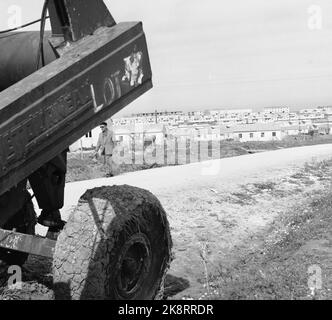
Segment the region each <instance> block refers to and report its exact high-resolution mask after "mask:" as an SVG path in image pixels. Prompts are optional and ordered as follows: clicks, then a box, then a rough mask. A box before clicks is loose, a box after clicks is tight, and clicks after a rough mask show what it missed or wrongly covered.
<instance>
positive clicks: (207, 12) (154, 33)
mask: <svg viewBox="0 0 332 320" xmlns="http://www.w3.org/2000/svg"><path fill="white" fill-rule="evenodd" d="M105 3H106V4H107V6H108V8H109V9H110V12H111V13H112V15H113V17H114V18H115V20H116V21H117V22H120V21H142V22H143V27H144V30H145V33H146V37H147V41H148V47H149V54H150V60H151V65H152V71H153V83H154V88H153V89H152V90H150V91H149V92H148V93H146V94H144V95H143V96H142V97H140V98H139V99H138V100H136V101H135V102H133V103H132V104H131V105H129V106H128V107H126V108H125V109H124V110H123V111H121V112H120V113H119V114H120V115H125V114H131V113H136V112H152V111H155V110H159V111H164V110H172V111H173V110H183V111H189V110H205V109H218V108H224V109H225V108H226V109H231V108H253V109H255V110H256V109H261V108H263V107H271V106H284V105H287V106H290V107H291V108H293V109H297V108H302V107H314V106H318V105H332V90H331V89H332V1H330V0H291V1H290V0H269V1H266V0H232V1H230V0H106V1H105ZM42 4H43V0H30V1H26V0H1V2H0V29H6V28H7V27H8V21H9V22H10V23H11V24H13V23H14V22H13V21H12V19H11V10H13V7H12V6H13V5H17V6H19V7H20V8H21V12H22V18H21V20H22V23H25V22H29V21H31V20H34V19H37V18H39V16H40V13H41V8H42ZM30 29H38V25H35V26H33V27H32V28H30Z"/></svg>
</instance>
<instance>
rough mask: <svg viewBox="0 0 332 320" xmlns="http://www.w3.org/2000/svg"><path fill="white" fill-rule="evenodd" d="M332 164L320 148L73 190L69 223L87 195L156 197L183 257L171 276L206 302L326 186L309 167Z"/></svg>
mask: <svg viewBox="0 0 332 320" xmlns="http://www.w3.org/2000/svg"><path fill="white" fill-rule="evenodd" d="M331 158H332V145H316V146H310V147H300V148H293V149H283V150H277V151H271V152H265V153H258V154H252V155H245V156H240V157H235V158H226V159H221V160H213V161H208V162H204V163H194V164H189V165H184V166H177V167H164V168H157V169H152V170H146V171H140V172H133V173H128V174H124V175H122V176H116V177H113V178H108V179H97V180H90V181H82V182H75V183H70V184H68V185H67V186H66V198H65V207H64V209H63V210H62V213H63V218H64V219H66V218H67V217H68V215H69V214H70V212H71V210H72V208H73V207H74V206H75V205H76V203H77V201H78V199H79V197H80V196H81V195H82V194H83V193H84V192H85V190H86V189H90V188H94V187H98V186H103V185H114V184H116V185H121V184H129V185H134V186H137V187H141V188H145V189H148V190H150V191H151V192H152V193H154V194H155V195H156V196H157V197H158V198H159V199H160V201H161V203H162V205H163V206H164V208H165V210H166V211H167V213H168V216H169V221H170V225H171V232H172V237H173V241H174V253H175V259H174V261H173V262H172V264H171V269H170V274H172V275H174V276H177V277H181V278H183V279H185V280H187V281H188V282H189V287H188V288H187V289H186V290H184V291H182V292H180V293H178V294H177V295H176V296H175V298H186V297H187V298H194V299H199V298H202V297H204V294H205V293H207V292H210V290H211V288H210V279H211V277H212V276H213V275H216V274H218V273H220V270H222V268H228V267H229V266H231V265H232V264H233V263H235V262H236V261H237V260H238V259H240V258H241V256H242V255H243V254H244V253H247V252H250V251H252V252H254V251H255V250H258V248H259V246H260V244H261V242H262V238H261V237H259V236H257V235H258V234H260V233H261V232H262V231H263V230H265V229H266V228H267V227H268V226H269V225H270V224H271V223H272V222H273V221H274V220H275V219H276V218H277V217H278V216H279V215H280V214H282V213H284V212H287V210H290V209H291V208H292V207H293V206H294V205H295V204H297V203H304V202H305V201H306V195H307V194H311V193H317V192H318V193H319V192H320V190H323V189H324V188H325V187H326V186H325V184H324V183H325V180H324V177H323V178H322V177H321V176H320V175H317V174H316V173H315V172H316V171H317V170H318V169H317V170H315V172H314V171H310V165H308V164H310V163H312V162H316V163H318V162H320V161H324V160H328V159H331ZM308 168H309V169H308ZM37 231H38V233H39V234H44V233H45V231H46V230H45V229H44V228H41V227H38V229H37ZM31 268H32V269H34V268H36V267H35V266H33V267H31V266H30V271H31V272H32V273H36V270H31ZM28 269H29V267H28ZM30 271H29V272H30ZM37 272H38V271H37Z"/></svg>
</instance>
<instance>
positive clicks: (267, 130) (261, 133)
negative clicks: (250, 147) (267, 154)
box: [232, 123, 285, 142]
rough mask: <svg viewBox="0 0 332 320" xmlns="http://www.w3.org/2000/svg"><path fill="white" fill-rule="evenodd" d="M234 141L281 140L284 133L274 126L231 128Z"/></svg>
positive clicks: (261, 125)
mask: <svg viewBox="0 0 332 320" xmlns="http://www.w3.org/2000/svg"><path fill="white" fill-rule="evenodd" d="M232 130H233V133H234V140H238V141H240V142H248V141H275V140H281V139H282V138H283V137H284V136H285V133H284V132H283V130H282V127H281V126H278V125H275V124H272V123H271V124H270V123H269V124H263V123H256V124H248V125H240V126H235V127H232Z"/></svg>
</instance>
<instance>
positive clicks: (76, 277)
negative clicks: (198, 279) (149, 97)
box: [0, 0, 172, 300]
mask: <svg viewBox="0 0 332 320" xmlns="http://www.w3.org/2000/svg"><path fill="white" fill-rule="evenodd" d="M47 19H49V20H50V24H51V31H46V30H45V29H46V28H45V24H46V21H47ZM39 21H40V30H39V31H36V32H32V31H26V32H22V31H19V32H16V31H11V32H2V33H1V34H0V262H1V263H5V264H6V265H23V264H24V263H25V261H26V259H27V258H28V255H29V254H32V255H37V256H42V257H47V258H52V261H53V262H52V273H53V282H54V283H53V288H54V292H55V297H57V298H59V299H119V300H133V299H158V298H161V297H162V294H163V293H162V291H163V284H164V281H165V276H166V272H167V270H168V268H169V265H170V261H171V259H172V253H171V250H172V239H171V235H170V227H169V223H168V220H167V215H166V212H165V210H164V209H163V207H162V205H161V203H160V202H159V201H158V199H157V198H156V197H155V196H154V195H153V194H152V193H150V192H149V191H147V190H143V189H140V188H136V187H133V186H128V185H119V186H105V187H100V188H95V189H92V190H87V191H86V192H85V193H84V194H83V195H82V197H81V198H80V200H79V202H78V204H77V206H76V208H74V209H73V211H72V212H71V214H70V216H69V218H68V219H67V221H66V222H64V221H62V219H61V209H62V208H63V206H64V194H65V185H66V184H65V181H66V171H67V153H68V151H69V149H68V148H69V146H70V145H71V144H73V143H74V142H75V141H77V140H78V139H80V138H81V137H82V136H84V135H85V134H86V133H87V132H89V131H91V130H92V129H93V128H95V127H97V126H98V125H99V124H100V123H101V122H103V121H105V120H106V119H109V118H110V117H112V116H113V115H114V114H116V113H117V112H118V111H120V110H121V109H123V108H124V107H125V106H127V105H128V104H130V103H131V102H132V101H134V100H135V99H136V98H138V97H139V96H141V95H142V94H144V93H145V92H146V91H148V90H149V89H151V88H152V72H151V65H150V60H149V53H148V48H147V42H146V38H145V33H144V31H143V27H142V23H141V22H121V23H116V22H115V20H114V18H113V16H112V15H111V13H110V12H109V10H108V8H107V6H106V5H105V3H104V2H103V1H102V0H94V1H81V0H46V1H45V3H44V6H43V8H42V14H41V19H40V20H39ZM110 184H112V182H111V180H110ZM33 197H35V198H36V202H37V203H38V206H39V209H40V210H41V215H43V216H44V217H45V216H47V217H51V218H50V220H51V222H52V221H53V222H54V224H52V223H50V224H49V225H48V227H49V228H48V233H47V236H45V237H42V236H39V235H35V226H36V224H37V223H38V221H39V220H38V219H39V218H40V216H39V217H37V216H36V212H35V208H34V205H33V201H32V199H33ZM59 217H60V219H59ZM52 219H53V220H52Z"/></svg>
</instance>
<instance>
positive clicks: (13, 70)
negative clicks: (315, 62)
mask: <svg viewBox="0 0 332 320" xmlns="http://www.w3.org/2000/svg"><path fill="white" fill-rule="evenodd" d="M50 35H51V33H50V32H45V38H44V55H45V63H46V64H48V63H50V62H52V61H53V60H55V59H56V54H55V52H54V51H53V49H52V47H51V45H50V44H49V42H48V38H49V37H50ZM39 38H40V35H39V31H30V32H16V33H6V34H3V35H0V91H2V90H5V89H6V88H8V87H10V86H11V85H13V84H15V83H16V82H18V81H20V80H22V79H23V78H25V77H27V76H28V75H30V74H32V73H33V72H35V71H36V65H37V57H38V48H39ZM40 67H41V62H40Z"/></svg>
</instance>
